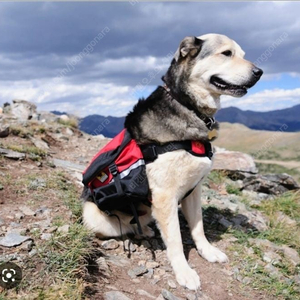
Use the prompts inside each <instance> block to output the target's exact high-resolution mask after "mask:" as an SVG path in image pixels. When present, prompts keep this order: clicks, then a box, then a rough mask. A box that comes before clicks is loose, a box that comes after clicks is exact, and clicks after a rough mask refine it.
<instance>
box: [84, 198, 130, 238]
mask: <svg viewBox="0 0 300 300" xmlns="http://www.w3.org/2000/svg"><path fill="white" fill-rule="evenodd" d="M116 215H118V216H119V219H118V218H117V217H114V216H108V215H107V214H105V213H104V212H102V211H100V210H99V209H98V207H97V205H96V204H95V203H93V202H90V201H86V202H85V203H84V205H83V223H84V225H85V226H86V227H87V228H88V229H90V230H91V231H93V232H95V233H96V235H97V236H98V237H100V238H105V237H118V236H121V235H122V234H126V233H134V232H135V231H134V227H133V226H132V225H131V224H130V220H131V219H132V217H128V216H125V215H124V214H121V213H116ZM120 222H121V224H120ZM120 225H121V226H120Z"/></svg>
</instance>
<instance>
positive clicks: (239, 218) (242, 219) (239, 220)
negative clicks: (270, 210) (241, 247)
mask: <svg viewBox="0 0 300 300" xmlns="http://www.w3.org/2000/svg"><path fill="white" fill-rule="evenodd" d="M230 221H231V222H232V223H233V224H234V226H239V225H244V224H246V223H247V221H248V218H247V217H246V216H244V215H241V214H238V215H236V216H235V217H233V218H232V219H231V220H230Z"/></svg>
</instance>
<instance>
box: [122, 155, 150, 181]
mask: <svg viewBox="0 0 300 300" xmlns="http://www.w3.org/2000/svg"><path fill="white" fill-rule="evenodd" d="M143 165H145V161H144V160H143V159H140V160H138V161H137V162H135V163H134V164H133V165H131V166H130V167H129V168H128V169H126V170H124V171H123V172H121V173H120V178H121V179H122V178H124V177H126V176H127V175H128V174H129V173H130V172H131V171H132V170H134V169H136V168H138V167H140V166H143Z"/></svg>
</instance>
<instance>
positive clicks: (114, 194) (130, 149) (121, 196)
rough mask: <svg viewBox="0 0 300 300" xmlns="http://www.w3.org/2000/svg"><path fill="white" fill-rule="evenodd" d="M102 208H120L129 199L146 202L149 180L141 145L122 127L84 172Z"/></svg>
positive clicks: (85, 181)
mask: <svg viewBox="0 0 300 300" xmlns="http://www.w3.org/2000/svg"><path fill="white" fill-rule="evenodd" d="M82 182H83V184H84V185H85V186H88V187H89V189H90V191H91V193H92V196H93V200H94V201H95V202H96V204H97V206H98V208H99V209H100V210H102V211H105V212H109V211H111V210H122V208H124V207H126V206H128V201H129V200H130V201H131V202H136V201H148V193H149V187H148V180H147V176H146V167H145V161H144V159H143V154H142V152H141V150H140V147H139V146H138V145H137V143H136V141H135V140H134V139H132V138H131V136H130V134H129V132H128V131H127V130H126V129H124V130H122V131H121V132H120V133H119V134H118V135H117V136H116V137H115V138H113V139H112V140H111V141H110V142H109V143H108V144H107V145H106V146H105V147H104V148H102V149H101V150H100V151H99V152H98V153H97V154H96V155H95V156H94V157H93V159H92V161H91V162H90V164H89V166H88V167H87V168H86V169H85V171H84V172H83V180H82Z"/></svg>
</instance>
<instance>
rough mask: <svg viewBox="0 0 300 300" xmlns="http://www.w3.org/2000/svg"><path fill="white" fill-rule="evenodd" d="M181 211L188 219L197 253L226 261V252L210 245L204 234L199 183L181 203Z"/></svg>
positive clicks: (211, 259)
mask: <svg viewBox="0 0 300 300" xmlns="http://www.w3.org/2000/svg"><path fill="white" fill-rule="evenodd" d="M181 208H182V212H183V214H184V216H185V218H186V220H187V221H188V224H189V227H190V230H191V234H192V237H193V240H194V241H195V244H196V247H197V250H198V253H199V254H200V255H201V256H202V257H203V258H205V259H206V260H208V261H209V262H227V261H228V258H227V256H226V254H224V253H223V252H222V251H220V250H219V249H217V248H216V247H214V246H212V245H211V244H210V243H209V242H208V240H207V239H206V236H205V234H204V228H203V218H202V208H201V183H199V184H198V185H197V187H196V188H195V189H194V191H193V192H192V193H191V195H189V196H188V197H187V198H185V199H184V200H183V201H182V203H181Z"/></svg>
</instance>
